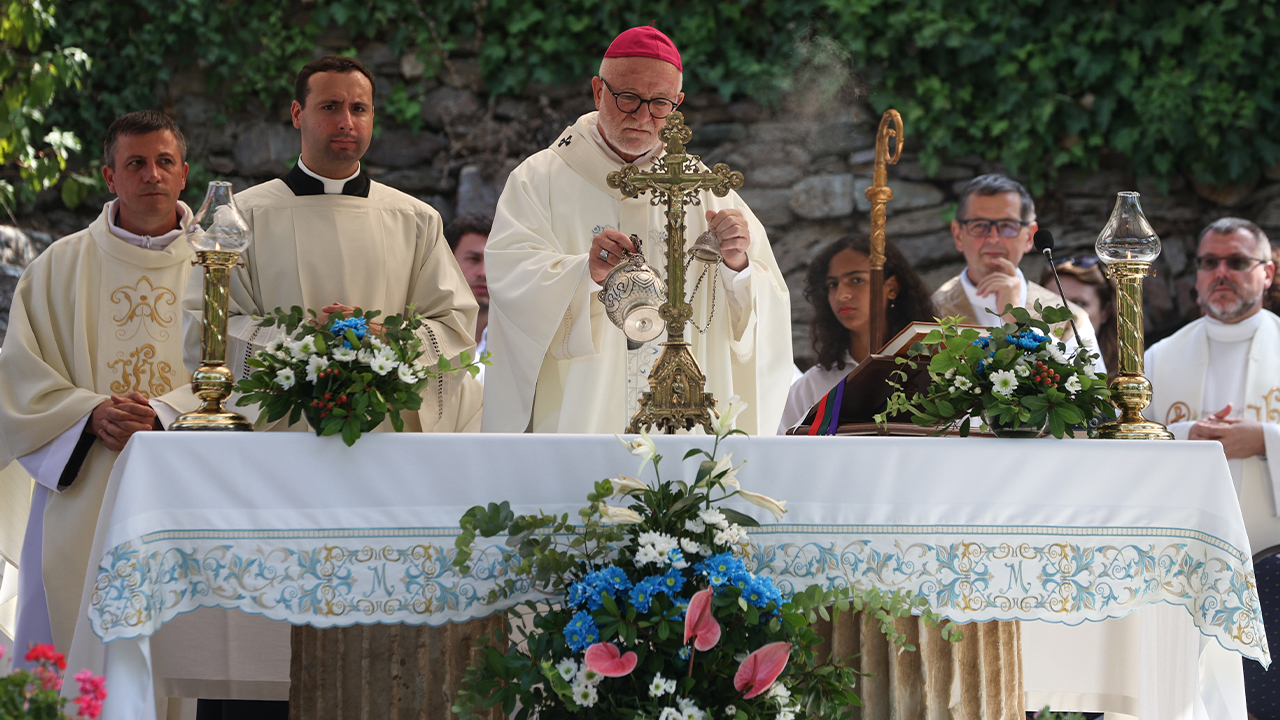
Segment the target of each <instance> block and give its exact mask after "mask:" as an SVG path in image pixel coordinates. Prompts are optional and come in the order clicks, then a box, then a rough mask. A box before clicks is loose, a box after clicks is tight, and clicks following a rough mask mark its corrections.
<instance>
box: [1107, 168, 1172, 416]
mask: <svg viewBox="0 0 1280 720" xmlns="http://www.w3.org/2000/svg"><path fill="white" fill-rule="evenodd" d="M1094 249H1095V250H1096V251H1097V253H1098V259H1100V260H1101V261H1102V262H1103V266H1104V267H1105V268H1106V270H1107V274H1108V275H1110V276H1111V279H1112V280H1113V281H1115V286H1116V303H1115V313H1116V326H1117V329H1118V330H1117V332H1118V335H1119V337H1118V338H1117V339H1118V340H1119V345H1120V368H1119V372H1117V373H1116V376H1115V378H1114V379H1113V380H1112V381H1111V383H1110V385H1108V388H1109V389H1110V390H1111V404H1113V405H1115V406H1116V409H1117V410H1119V411H1120V417H1119V418H1117V419H1115V420H1113V421H1111V422H1107V423H1103V424H1102V425H1099V426H1098V432H1097V437H1100V438H1109V439H1117V440H1172V439H1173V434H1172V433H1170V432H1169V430H1168V429H1167V428H1165V426H1163V425H1161V424H1160V423H1156V422H1151V421H1149V420H1147V419H1146V418H1144V417H1143V416H1142V411H1143V410H1144V409H1145V408H1146V407H1147V406H1148V405H1150V404H1151V381H1150V380H1148V379H1147V378H1146V377H1144V376H1143V374H1142V372H1143V367H1142V366H1143V362H1142V354H1143V352H1144V351H1145V344H1144V343H1143V338H1142V336H1143V329H1142V278H1144V277H1146V276H1147V275H1148V274H1150V272H1151V263H1152V262H1154V261H1155V259H1156V258H1157V257H1159V256H1160V238H1159V237H1158V236H1157V235H1156V232H1155V230H1153V229H1152V228H1151V223H1149V222H1147V216H1146V215H1144V214H1143V212H1142V204H1141V203H1140V202H1139V199H1138V193H1136V192H1122V193H1120V194H1119V196H1118V197H1116V207H1115V209H1114V210H1112V211H1111V219H1110V220H1108V221H1107V225H1106V227H1104V228H1103V229H1102V232H1101V233H1099V234H1098V242H1097V244H1096V245H1095V246H1094Z"/></svg>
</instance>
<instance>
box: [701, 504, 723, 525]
mask: <svg viewBox="0 0 1280 720" xmlns="http://www.w3.org/2000/svg"><path fill="white" fill-rule="evenodd" d="M698 517H699V518H701V519H702V522H704V523H706V524H708V525H715V526H717V527H724V525H722V524H721V523H724V522H725V519H724V513H722V512H720V511H719V510H716V509H715V508H710V509H708V510H702V511H700V512H699V513H698Z"/></svg>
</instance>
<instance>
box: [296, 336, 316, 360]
mask: <svg viewBox="0 0 1280 720" xmlns="http://www.w3.org/2000/svg"><path fill="white" fill-rule="evenodd" d="M298 352H299V353H302V354H303V355H315V354H316V338H315V336H314V335H308V336H306V337H304V338H302V339H301V340H299V341H298Z"/></svg>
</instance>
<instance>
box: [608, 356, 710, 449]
mask: <svg viewBox="0 0 1280 720" xmlns="http://www.w3.org/2000/svg"><path fill="white" fill-rule="evenodd" d="M706 385H707V376H706V375H703V374H702V370H701V369H699V368H698V361H697V360H695V359H694V358H693V353H692V352H690V351H689V343H687V342H664V343H662V354H660V355H659V356H658V360H657V362H655V363H654V364H653V370H652V371H651V372H650V374H649V387H650V388H652V389H651V390H650V391H649V392H646V393H644V394H643V395H641V396H640V411H639V412H637V413H636V416H635V417H633V418H631V424H630V425H628V426H627V432H629V433H638V432H640V430H642V429H643V428H646V427H649V428H654V429H655V430H657V431H659V432H664V433H667V434H668V435H670V434H672V433H675V432H676V431H677V430H692V429H694V428H695V427H698V426H699V425H701V426H702V428H703V429H704V430H706V432H707V434H708V435H713V434H715V431H714V430H712V428H711V411H712V409H713V408H715V406H716V399H715V398H714V397H712V395H711V393H709V392H705V391H704V388H705V387H706Z"/></svg>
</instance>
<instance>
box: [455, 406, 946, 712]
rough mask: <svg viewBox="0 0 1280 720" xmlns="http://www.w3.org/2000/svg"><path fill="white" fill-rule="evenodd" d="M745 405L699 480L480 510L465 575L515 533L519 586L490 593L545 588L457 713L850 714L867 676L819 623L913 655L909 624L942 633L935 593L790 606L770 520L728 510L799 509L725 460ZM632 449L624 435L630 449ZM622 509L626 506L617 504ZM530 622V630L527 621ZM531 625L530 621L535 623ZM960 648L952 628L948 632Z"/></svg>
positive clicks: (471, 683)
mask: <svg viewBox="0 0 1280 720" xmlns="http://www.w3.org/2000/svg"><path fill="white" fill-rule="evenodd" d="M740 411H741V406H739V405H738V404H737V403H736V398H734V399H732V400H731V401H730V404H729V410H728V411H727V412H726V413H725V415H723V416H721V417H720V418H719V419H717V420H716V421H715V423H714V424H715V429H716V431H717V435H716V439H715V446H714V447H713V448H712V451H711V452H709V453H708V452H706V451H705V450H697V449H695V450H691V451H690V452H689V453H688V454H686V455H685V459H686V460H688V459H689V458H691V457H697V456H698V455H701V456H703V460H702V461H701V462H700V464H699V467H698V471H697V475H696V479H695V481H694V482H693V484H688V483H685V482H683V481H675V482H664V481H662V480H661V477H660V475H659V477H658V480H657V482H656V484H655V485H653V486H650V485H648V484H646V483H644V482H641V481H640V480H637V479H636V478H632V477H627V476H622V475H620V476H618V477H616V478H611V479H608V480H602V481H600V482H597V483H596V485H595V488H594V490H593V492H591V493H590V494H589V495H588V496H587V499H588V501H589V504H588V505H587V506H586V507H584V508H583V509H582V510H580V511H579V513H578V515H579V517H578V518H577V519H578V521H579V523H578V524H572V523H570V522H569V516H568V514H564V515H560V516H555V515H548V514H545V513H539V514H537V515H522V516H515V515H514V514H513V513H512V512H511V510H510V506H509V504H508V503H506V502H503V503H501V504H495V503H490V504H489V505H488V507H480V506H477V507H474V508H472V509H471V510H469V511H468V512H467V513H466V515H464V516H463V518H462V520H461V522H460V526H461V527H462V530H463V532H462V533H461V535H460V536H459V538H458V540H457V549H458V554H457V557H456V559H455V562H454V565H455V566H458V567H460V568H462V569H463V570H464V571H468V572H469V571H470V568H469V567H468V563H469V562H470V559H471V557H472V553H473V552H474V548H473V546H474V543H475V541H476V537H477V535H480V536H483V537H493V536H495V535H497V534H499V533H506V534H507V535H508V539H507V542H506V544H507V546H508V548H510V549H509V550H508V551H507V552H506V555H507V558H508V561H509V566H510V567H513V568H514V570H513V575H514V577H513V578H511V579H508V580H506V581H504V583H503V584H502V585H500V586H499V589H498V590H495V591H494V593H493V594H492V595H491V596H490V598H489V601H490V602H493V601H495V600H497V599H499V598H501V597H510V596H511V595H512V594H513V593H515V592H525V591H529V590H533V591H535V592H541V593H544V594H545V596H546V598H547V599H546V600H545V601H528V602H526V603H525V604H524V606H522V607H517V608H513V609H512V610H510V611H508V614H507V616H506V620H507V621H506V622H505V623H504V624H503V625H502V626H501V627H500V628H499V629H498V630H496V631H495V632H494V633H493V635H492V636H491V637H487V638H482V639H481V641H480V644H479V645H478V649H479V650H480V652H481V657H480V658H479V659H478V660H477V662H476V663H475V664H473V665H472V666H471V667H470V669H469V670H468V673H467V676H466V678H465V679H464V682H463V685H462V689H461V690H460V692H459V694H458V699H457V702H456V704H455V705H454V707H453V710H454V712H456V713H458V714H459V715H460V716H462V717H463V718H470V717H477V716H479V715H481V714H483V713H485V712H486V711H488V710H489V709H491V708H495V707H501V708H502V712H503V713H504V714H506V715H511V714H512V713H513V712H514V713H515V715H514V717H515V718H517V719H518V720H524V719H525V718H530V717H540V718H549V717H565V716H567V715H570V714H572V715H574V716H576V717H582V718H588V719H591V718H611V719H612V718H632V719H635V720H639V719H640V718H647V719H648V720H705V719H707V718H714V719H715V720H747V719H748V718H770V719H771V720H773V719H776V720H794V718H796V717H799V716H804V717H809V718H835V717H844V716H845V715H847V709H848V708H850V707H852V706H855V705H857V704H858V699H857V696H856V695H855V694H854V692H853V685H854V681H855V680H856V676H857V674H858V673H857V672H856V671H854V670H853V669H851V668H848V667H845V666H844V665H843V664H842V663H841V662H840V661H839V660H831V661H827V662H819V660H818V657H817V655H816V653H815V646H817V645H818V644H819V643H820V642H821V640H820V639H819V637H818V636H817V635H816V634H815V633H814V631H813V630H812V628H811V627H810V626H811V624H812V623H813V622H816V620H817V618H818V617H819V616H821V617H823V618H825V619H830V617H831V614H829V613H828V610H827V608H828V607H833V606H834V608H835V612H836V613H839V612H841V611H854V612H857V611H864V612H866V613H867V615H868V617H876V618H877V619H878V620H879V623H880V627H881V628H882V629H883V630H884V631H885V632H886V633H887V634H888V635H889V637H890V638H891V639H892V640H893V641H894V642H896V643H897V644H898V645H899V646H900V647H902V648H905V649H914V648H913V647H912V646H911V645H910V644H909V643H907V642H906V638H905V637H904V636H901V635H899V634H898V633H897V632H896V631H895V629H894V620H895V619H896V618H898V617H903V616H906V615H907V614H909V613H912V612H917V613H922V614H923V615H924V619H925V622H927V623H929V624H936V623H937V622H938V620H939V619H938V617H937V616H936V615H934V614H933V613H932V612H930V611H929V609H928V607H927V604H926V603H925V601H924V599H923V598H920V597H917V596H913V595H911V594H910V593H893V594H884V593H881V592H879V591H878V590H875V589H870V590H861V589H856V588H841V589H836V590H823V589H822V588H821V587H819V586H816V585H815V586H811V587H808V588H806V589H804V590H803V591H799V592H796V593H794V594H790V595H788V593H786V592H784V591H783V588H780V587H779V586H778V585H776V584H775V583H774V582H773V580H772V579H771V578H769V577H767V576H761V575H757V574H755V573H753V572H752V571H751V569H750V568H749V567H748V564H747V563H746V562H744V559H743V558H744V555H745V551H746V549H747V548H748V547H749V545H748V540H749V537H748V529H749V528H751V527H756V526H758V525H759V524H758V523H757V522H756V521H755V520H754V519H753V518H751V517H750V516H749V515H746V514H744V513H741V512H738V511H736V510H734V509H732V508H729V507H724V506H723V504H722V503H724V501H726V500H728V499H730V498H733V497H738V498H741V499H743V500H745V501H747V502H750V503H753V504H755V505H757V506H760V507H763V508H766V509H768V510H769V511H770V512H772V513H773V514H774V515H775V516H776V517H778V518H781V516H782V515H783V513H785V512H786V503H785V502H784V501H780V500H774V499H773V498H769V497H767V496H764V495H760V494H758V493H751V492H748V491H746V490H743V489H742V488H741V486H740V483H739V481H738V477H737V474H738V472H739V470H740V469H741V467H742V466H741V465H739V466H737V467H734V466H733V462H732V454H731V453H730V454H726V455H724V456H723V457H718V455H717V453H718V449H719V444H720V441H721V440H722V439H723V438H724V437H726V436H727V435H729V434H733V433H736V432H740V431H735V430H731V429H730V428H731V427H732V423H733V420H734V418H735V417H736V415H737V413H738V412H740ZM620 439H621V438H620ZM623 444H624V445H626V447H627V449H628V450H630V451H631V452H632V453H633V454H635V455H637V456H638V457H640V458H641V466H640V468H641V470H642V471H643V469H644V468H645V466H646V465H648V464H650V463H652V465H653V467H654V470H655V472H657V471H658V470H659V465H660V463H661V461H662V457H661V456H660V455H658V454H657V448H656V445H655V444H654V442H653V440H652V439H651V438H650V437H649V436H648V435H647V434H643V433H642V434H641V435H640V436H639V438H638V439H636V440H631V441H626V440H624V441H623ZM610 498H622V500H623V501H624V502H625V503H627V504H626V505H625V506H624V505H622V504H609V502H607V501H609V500H610ZM516 616H523V619H524V620H525V622H513V621H512V618H513V617H516ZM530 620H531V621H530ZM943 632H944V635H946V636H948V637H950V638H952V639H956V638H958V637H959V631H958V630H957V629H956V628H955V626H954V625H953V624H948V626H947V627H946V628H944V630H943Z"/></svg>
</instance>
